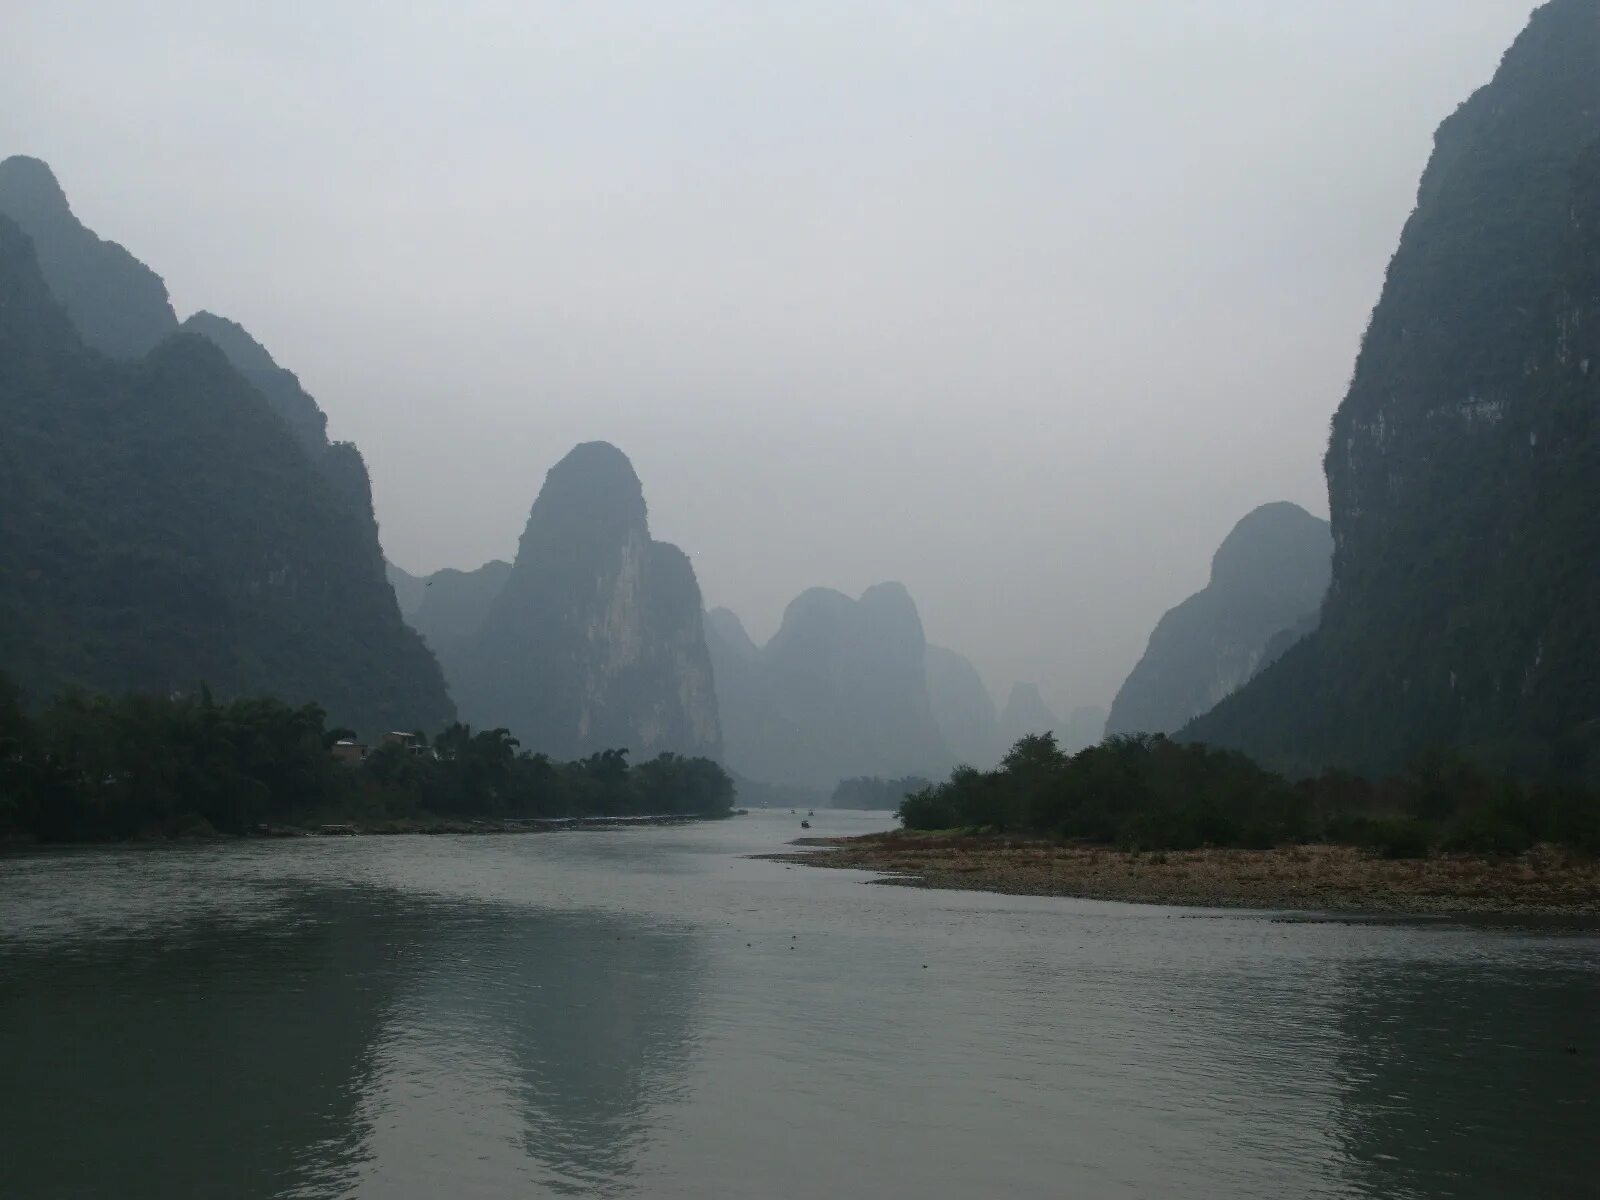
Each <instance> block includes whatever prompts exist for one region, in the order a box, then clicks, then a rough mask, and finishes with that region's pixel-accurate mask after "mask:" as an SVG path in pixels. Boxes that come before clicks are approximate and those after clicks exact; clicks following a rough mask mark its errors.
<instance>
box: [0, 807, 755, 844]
mask: <svg viewBox="0 0 1600 1200" xmlns="http://www.w3.org/2000/svg"><path fill="white" fill-rule="evenodd" d="M745 815H747V810H746V809H742V808H739V809H734V810H733V811H732V812H717V813H665V814H655V815H647V816H631V817H529V818H509V817H508V818H504V819H498V820H460V819H455V818H450V817H438V816H433V815H431V814H430V815H423V816H420V817H406V818H387V817H386V818H377V819H371V818H350V817H348V816H338V817H336V816H328V817H327V818H326V819H318V820H315V821H306V822H303V823H295V824H279V825H257V826H256V827H255V828H253V829H251V830H249V831H248V832H246V833H220V832H218V831H217V830H216V829H213V828H211V827H210V826H208V825H192V824H191V825H188V826H186V827H184V828H182V829H179V830H177V831H176V832H173V833H161V832H155V831H147V832H144V833H139V834H135V835H134V836H132V837H127V838H115V839H102V840H99V841H42V840H40V839H38V838H35V837H28V836H13V837H8V838H0V850H31V849H46V848H52V847H60V846H126V845H166V844H169V843H193V842H237V841H245V840H249V839H260V838H311V837H391V836H403V835H406V834H413V835H416V834H453V835H475V834H490V833H557V832H561V831H564V830H579V829H588V830H597V829H636V828H640V827H643V826H650V825H688V824H693V823H695V822H698V821H721V820H725V819H727V818H728V817H742V816H745Z"/></svg>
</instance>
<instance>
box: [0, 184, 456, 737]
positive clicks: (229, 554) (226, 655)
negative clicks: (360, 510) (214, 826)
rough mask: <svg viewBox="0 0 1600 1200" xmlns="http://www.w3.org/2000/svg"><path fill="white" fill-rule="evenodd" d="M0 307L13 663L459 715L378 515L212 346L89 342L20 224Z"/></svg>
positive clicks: (55, 673)
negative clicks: (402, 586) (386, 548)
mask: <svg viewBox="0 0 1600 1200" xmlns="http://www.w3.org/2000/svg"><path fill="white" fill-rule="evenodd" d="M30 170H32V168H30ZM46 232H48V229H47V230H46ZM91 236H92V235H91ZM119 255H125V252H120V251H119ZM108 261H111V262H112V263H113V264H114V265H118V266H119V269H120V266H124V265H125V263H123V262H122V258H121V257H118V256H112V257H111V258H110V259H109V260H108ZM117 294H118V293H117V291H116V287H115V281H112V283H110V284H108V287H107V291H106V293H105V295H106V296H115V295H117ZM0 312H3V313H4V319H0V463H3V464H4V469H3V470H0V670H3V671H5V672H7V673H9V674H12V675H14V676H15V677H16V678H17V680H18V681H19V682H20V683H21V684H22V685H23V686H24V687H25V688H27V689H28V690H29V691H30V692H31V693H32V695H33V696H34V698H35V699H41V698H44V697H47V696H49V695H50V694H52V693H54V692H56V691H58V690H60V689H62V688H64V687H67V686H69V685H82V686H85V687H89V688H92V689H97V690H102V691H111V692H120V691H126V690H134V691H155V692H170V691H174V690H179V691H195V690H198V689H199V688H200V687H202V686H208V687H209V688H210V689H211V690H212V691H213V692H215V693H216V694H218V695H219V696H240V695H253V694H263V693H265V694H270V695H275V696H278V697H280V698H282V699H284V700H288V701H290V702H310V701H315V702H317V703H320V704H322V705H323V706H324V707H326V709H327V710H328V712H329V713H330V715H331V716H332V717H333V719H334V720H335V721H337V722H340V723H346V724H350V725H353V726H355V727H356V728H358V729H359V730H361V731H362V732H364V733H375V732H378V731H381V730H383V729H389V728H396V727H399V728H407V729H409V728H413V727H417V726H421V727H424V728H437V726H438V725H440V724H442V723H443V722H445V721H446V720H448V719H449V718H450V716H451V715H452V708H451V705H450V702H449V699H448V697H447V695H446V693H445V689H444V682H443V679H442V677H441V676H440V674H439V669H438V666H437V664H436V663H435V662H434V661H433V659H432V658H431V656H429V654H428V652H427V650H426V649H425V648H424V647H423V645H422V643H421V641H420V640H419V639H418V638H417V637H416V635H414V634H413V633H412V632H411V631H410V630H409V629H407V628H406V627H405V625H404V624H403V623H402V622H401V620H400V614H399V611H398V609H397V608H396V606H395V601H394V596H393V593H392V592H391V590H390V589H389V586H388V584H387V583H386V582H385V580H384V577H383V565H382V559H381V555H380V554H379V551H378V547H377V538H376V533H375V530H374V528H373V527H372V525H371V521H370V517H368V518H367V519H365V520H363V519H362V517H361V516H360V515H359V514H357V513H356V512H354V511H353V510H352V509H351V507H350V506H349V505H348V504H347V503H345V502H344V500H343V499H342V498H341V497H339V496H338V495H337V494H336V493H335V492H334V490H333V489H332V487H331V486H330V485H329V483H328V481H327V480H326V478H325V477H324V476H323V474H322V472H321V471H320V470H319V469H318V468H317V466H316V465H315V464H313V463H312V462H311V460H310V459H309V458H308V456H307V455H306V453H305V451H304V449H303V448H302V447H301V446H300V445H299V444H298V443H297V442H296V440H295V439H294V437H293V436H292V435H291V433H290V432H289V429H288V427H287V426H286V425H285V424H284V422H283V421H282V420H281V419H280V418H279V417H278V416H277V414H276V413H274V411H273V410H272V408H271V407H270V406H269V405H268V403H267V402H266V400H265V399H264V398H263V397H262V395H261V394H260V392H258V391H257V390H256V389H255V388H254V387H252V386H251V385H250V384H249V382H247V381H246V380H245V379H244V378H243V377H242V376H241V375H240V374H239V373H238V372H237V371H236V370H235V369H234V368H233V367H232V366H231V365H230V364H229V362H228V361H227V359H226V358H225V357H224V356H223V354H222V353H221V352H220V351H219V350H218V349H217V347H216V346H215V345H213V344H212V343H211V342H209V341H207V340H205V339H203V338H199V337H194V336H186V335H175V336H171V337H168V338H166V339H165V340H163V341H161V342H159V343H158V344H157V345H156V347H155V348H154V349H153V350H151V351H150V352H149V353H148V354H146V355H145V356H143V357H142V358H140V359H138V360H137V361H134V362H120V361H116V360H112V359H109V358H107V357H105V356H104V355H102V354H99V353H97V352H95V351H94V350H92V349H90V348H88V347H86V346H85V345H84V344H83V342H82V340H81V339H80V338H79V336H78V334H77V332H76V330H75V329H74V327H73V323H72V322H71V321H70V320H69V319H68V317H67V315H66V313H65V312H64V311H63V309H62V308H61V306H60V305H59V304H58V303H57V302H56V299H55V297H54V296H53V294H52V290H51V289H50V288H49V287H48V286H47V284H46V281H45V279H44V277H43V275H42V273H41V272H40V270H39V265H38V260H37V258H36V256H35V251H34V243H33V241H32V240H31V239H30V238H28V237H27V236H25V235H24V234H23V232H22V231H21V230H20V229H19V228H18V227H17V226H16V225H15V224H14V223H12V222H11V221H10V220H9V219H7V218H4V217H0ZM104 315H105V314H102V316H104ZM113 324H115V322H113ZM135 324H137V322H132V321H130V322H128V323H127V324H126V325H125V326H123V327H126V328H131V327H133V325H135Z"/></svg>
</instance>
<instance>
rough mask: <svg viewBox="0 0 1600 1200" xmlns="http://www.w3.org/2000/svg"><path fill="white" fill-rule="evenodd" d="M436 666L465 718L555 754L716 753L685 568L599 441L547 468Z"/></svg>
mask: <svg viewBox="0 0 1600 1200" xmlns="http://www.w3.org/2000/svg"><path fill="white" fill-rule="evenodd" d="M448 669H449V671H450V678H451V686H452V689H453V690H454V693H455V696H456V701H457V703H458V704H459V706H460V707H461V710H462V712H463V714H464V715H465V717H466V718H467V719H468V720H469V721H471V722H472V723H474V724H478V725H489V726H505V727H507V728H509V729H510V730H511V731H512V733H513V734H514V735H516V736H517V737H518V738H520V739H521V740H522V743H523V746H524V747H525V748H526V749H529V750H534V751H538V752H543V753H545V754H549V755H550V756H551V757H553V758H574V757H579V756H582V755H586V754H590V753H593V752H595V751H599V750H605V749H612V748H626V749H628V750H630V751H631V752H632V754H633V756H634V757H635V758H636V759H637V758H642V757H647V756H653V755H655V754H657V753H660V752H662V751H669V750H670V751H673V752H676V753H680V754H696V755H707V756H710V757H719V756H720V754H721V748H722V736H721V729H720V724H719V721H718V717H717V702H716V695H715V692H714V690H713V685H712V675H711V662H710V658H709V655H708V654H707V651H706V643H705V635H704V632H703V630H702V626H701V604H700V588H699V585H698V583H697V582H696V581H695V577H694V569H693V567H691V566H690V564H689V560H688V558H687V557H685V555H684V554H683V552H682V551H680V550H679V549H678V548H677V547H676V546H670V545H667V544H666V543H663V542H656V541H652V540H651V538H650V530H649V525H648V521H647V518H646V510H645V502H644V493H643V490H642V488H641V487H640V484H639V478H638V476H637V475H635V474H634V471H633V466H632V464H630V463H629V462H628V460H627V458H626V457H625V456H624V455H623V454H622V452H621V451H620V450H618V449H616V448H615V447H614V446H610V445H607V444H606V443H604V442H586V443H584V444H583V445H581V446H578V447H577V448H576V449H574V450H573V451H572V452H571V453H570V454H568V455H567V456H566V457H565V458H564V459H562V460H561V461H560V462H559V463H557V464H556V465H555V466H554V467H552V468H551V469H550V473H549V474H548V475H547V476H546V478H545V482H544V487H543V488H542V489H541V491H540V492H539V497H538V499H537V500H535V501H534V505H533V510H532V512H531V513H530V514H529V517H528V524H527V527H526V529H525V530H524V531H523V534H522V541H521V544H520V546H519V548H518V551H517V558H516V562H515V563H514V564H512V567H511V571H510V573H509V575H508V576H507V578H506V580H505V583H504V586H503V587H501V588H500V589H499V592H498V594H497V595H496V596H495V597H494V600H493V603H492V604H491V605H490V606H489V611H488V615H487V616H486V618H485V619H484V621H483V624H482V627H481V628H480V629H479V630H478V632H477V633H476V634H475V635H473V636H472V637H471V638H469V639H468V640H467V643H466V644H465V645H464V646H463V648H462V650H461V652H460V654H459V655H454V656H452V665H449V667H448Z"/></svg>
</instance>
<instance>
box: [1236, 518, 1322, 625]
mask: <svg viewBox="0 0 1600 1200" xmlns="http://www.w3.org/2000/svg"><path fill="white" fill-rule="evenodd" d="M1332 553H1333V537H1332V535H1331V534H1330V533H1329V532H1328V523H1327V522H1326V521H1324V520H1321V519H1320V518H1318V517H1314V516H1312V515H1311V514H1310V513H1308V512H1307V511H1306V510H1305V509H1303V508H1301V507H1300V506H1299V505H1298V504H1291V503H1290V502H1289V501H1287V500H1278V501H1275V502H1273V503H1271V504H1263V505H1262V506H1261V507H1260V508H1257V509H1254V510H1252V511H1251V512H1249V513H1246V514H1245V516H1244V517H1242V518H1241V519H1240V520H1239V523H1238V524H1236V525H1235V526H1234V527H1233V529H1232V530H1231V531H1230V532H1229V534H1228V536H1227V537H1225V538H1223V539H1222V544H1221V545H1220V546H1218V547H1217V552H1216V554H1214V555H1213V556H1212V558H1211V586H1212V587H1213V588H1219V589H1222V590H1226V591H1230V592H1243V591H1247V592H1252V593H1257V594H1262V593H1264V594H1270V595H1284V594H1292V595H1296V596H1299V595H1309V599H1310V601H1311V602H1315V601H1318V600H1320V599H1321V598H1322V593H1323V591H1325V590H1326V589H1327V586H1328V572H1329V565H1328V564H1329V558H1330V556H1331V555H1332Z"/></svg>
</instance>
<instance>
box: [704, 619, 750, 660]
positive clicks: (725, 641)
mask: <svg viewBox="0 0 1600 1200" xmlns="http://www.w3.org/2000/svg"><path fill="white" fill-rule="evenodd" d="M706 632H707V633H708V634H709V635H711V636H714V637H715V638H716V639H717V640H718V641H719V642H720V644H721V645H722V646H724V647H726V648H727V650H728V651H729V652H730V653H732V654H736V655H738V656H739V657H740V658H743V659H753V658H755V657H756V656H757V655H759V654H760V653H761V647H759V646H757V645H756V644H755V640H754V639H753V638H751V636H750V634H749V633H748V632H747V631H746V630H745V627H744V622H743V621H741V620H740V619H739V614H738V613H736V612H734V611H733V610H732V609H730V608H721V607H718V608H713V609H712V610H711V611H710V612H708V613H707V614H706Z"/></svg>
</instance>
